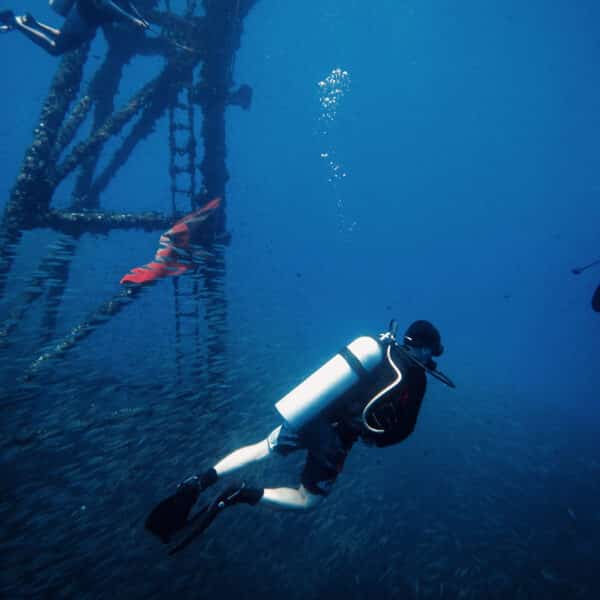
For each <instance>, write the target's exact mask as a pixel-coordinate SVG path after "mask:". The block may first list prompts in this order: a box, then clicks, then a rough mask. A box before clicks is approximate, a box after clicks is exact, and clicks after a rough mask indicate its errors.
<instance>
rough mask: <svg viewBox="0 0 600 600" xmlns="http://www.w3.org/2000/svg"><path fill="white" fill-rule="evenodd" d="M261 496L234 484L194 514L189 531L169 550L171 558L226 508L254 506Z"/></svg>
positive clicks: (260, 491)
mask: <svg viewBox="0 0 600 600" xmlns="http://www.w3.org/2000/svg"><path fill="white" fill-rule="evenodd" d="M262 496H263V490H262V489H257V488H249V487H246V484H245V483H243V482H242V483H234V484H232V485H230V486H228V487H227V488H225V490H224V491H223V492H221V493H220V494H219V495H218V496H217V497H216V498H215V499H214V500H213V501H212V502H211V503H210V504H209V505H208V506H206V507H205V508H204V509H203V510H202V511H199V512H198V513H196V514H195V515H194V516H193V517H192V519H190V521H189V525H190V529H191V531H190V532H189V533H188V534H187V535H186V536H185V537H184V538H183V539H181V540H180V541H179V542H177V544H175V546H173V547H172V548H171V549H170V550H169V554H170V555H171V556H172V555H173V554H176V553H177V552H179V551H181V550H183V549H184V548H186V547H187V546H189V545H190V544H191V543H192V542H193V541H194V540H195V539H196V538H197V537H199V536H200V535H202V534H203V533H204V532H205V531H206V529H207V528H208V527H209V525H210V524H211V523H212V522H213V521H214V520H215V519H216V518H217V515H218V514H219V513H220V512H222V511H223V509H224V508H227V507H228V506H233V505H234V504H239V503H241V502H243V503H245V504H251V505H255V504H257V503H258V502H259V500H260V499H261V498H262Z"/></svg>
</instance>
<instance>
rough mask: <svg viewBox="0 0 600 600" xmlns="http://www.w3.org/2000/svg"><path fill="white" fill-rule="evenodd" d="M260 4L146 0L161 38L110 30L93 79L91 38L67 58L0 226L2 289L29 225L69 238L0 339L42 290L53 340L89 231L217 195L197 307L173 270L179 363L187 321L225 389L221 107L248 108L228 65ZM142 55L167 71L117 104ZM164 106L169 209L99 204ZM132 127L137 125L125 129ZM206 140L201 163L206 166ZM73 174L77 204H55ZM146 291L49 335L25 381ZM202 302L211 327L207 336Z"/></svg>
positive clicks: (140, 221)
mask: <svg viewBox="0 0 600 600" xmlns="http://www.w3.org/2000/svg"><path fill="white" fill-rule="evenodd" d="M255 3H256V0H202V1H194V0H180V1H179V2H177V1H176V0H160V1H159V0H139V1H138V2H137V5H138V7H139V8H140V9H141V10H142V12H143V13H144V15H145V16H146V17H147V18H148V20H149V21H150V22H151V23H152V24H153V27H154V28H160V34H159V35H147V34H144V33H143V32H138V31H132V30H131V28H124V27H118V26H107V27H105V28H104V30H103V33H104V35H105V37H106V39H107V42H108V50H107V53H106V55H105V56H104V57H103V61H102V62H101V64H100V66H99V68H97V69H96V70H95V72H94V74H93V76H92V77H91V79H90V82H89V84H87V86H84V85H83V74H84V69H88V70H89V66H88V63H89V60H90V44H87V45H85V46H84V47H81V48H79V49H78V50H75V51H73V52H71V53H69V54H68V55H65V57H64V58H63V59H62V60H61V62H60V64H59V66H58V69H57V72H56V74H55V76H54V79H53V81H52V84H51V86H50V90H49V92H48V96H47V98H46V100H45V102H44V104H43V107H42V110H41V114H40V118H39V123H38V126H37V128H36V129H35V131H34V139H33V141H32V143H31V145H30V147H29V148H28V150H27V151H26V153H25V157H24V160H23V163H22V166H21V169H20V173H19V174H18V177H17V180H16V182H15V184H14V187H13V189H12V192H11V195H10V198H9V200H8V202H7V204H6V208H5V211H4V215H3V217H2V220H1V223H0V296H2V295H3V293H4V290H5V287H6V283H7V277H8V276H9V275H10V272H11V267H12V265H13V262H14V258H15V250H16V247H17V245H18V244H19V242H20V240H21V239H22V236H23V232H24V231H26V230H30V229H35V228H51V229H53V230H55V231H57V232H60V234H61V235H60V237H59V239H58V241H57V242H56V243H55V244H53V245H52V247H51V248H49V250H48V253H47V255H46V257H45V258H44V259H42V262H41V263H40V265H39V267H38V269H37V270H36V271H35V272H34V274H33V275H32V278H31V280H30V282H29V285H28V286H26V291H25V292H23V294H22V295H21V298H20V300H19V302H18V303H17V304H16V305H15V306H14V307H13V309H12V311H11V313H10V314H9V315H8V318H7V319H6V320H5V321H4V322H3V323H0V345H4V344H6V343H8V342H9V340H10V335H11V333H12V332H13V330H14V329H15V328H16V326H17V325H18V323H19V321H20V320H21V319H22V318H23V316H24V315H25V314H26V312H27V310H28V309H29V308H30V307H31V306H33V305H34V303H37V302H38V301H42V300H41V298H42V296H44V298H45V300H44V301H45V305H44V307H43V319H42V322H43V328H42V329H43V331H44V337H45V339H44V341H45V342H46V343H47V342H48V341H49V340H51V339H52V337H53V336H52V334H53V332H54V331H55V321H56V314H57V310H58V307H59V306H60V303H61V299H62V297H63V294H64V292H65V287H66V285H67V279H68V276H69V269H70V265H71V262H72V259H73V257H74V255H75V253H76V251H77V246H78V241H79V239H80V237H81V236H82V235H83V234H85V233H99V232H100V233H107V232H110V231H113V230H117V229H143V230H146V231H158V232H160V231H164V230H166V229H168V228H169V226H170V225H171V224H172V223H173V222H174V221H175V220H176V218H177V217H178V216H181V215H182V214H185V213H188V212H190V211H191V210H194V209H196V208H198V207H199V206H200V205H202V204H203V203H204V202H205V201H207V200H208V199H211V198H214V197H217V196H220V197H221V198H222V199H223V201H222V203H221V209H220V213H219V216H218V219H216V220H215V221H214V225H213V231H212V236H211V237H212V239H211V240H210V239H209V240H208V241H207V242H206V244H207V247H209V249H210V254H211V261H210V263H207V264H200V265H199V266H198V269H197V272H196V275H195V276H194V280H193V296H194V302H195V308H194V310H192V311H189V310H186V311H182V310H180V304H181V302H180V296H181V291H180V283H179V282H178V280H177V278H173V289H174V294H175V301H174V306H175V314H174V319H175V330H176V343H177V348H176V350H175V355H176V359H177V364H178V370H179V367H180V362H181V360H182V358H183V350H182V349H181V335H182V330H184V329H185V330H187V331H193V332H194V335H195V336H196V348H198V349H199V348H200V346H203V347H204V349H205V350H204V353H205V356H204V358H202V357H201V355H200V352H199V350H198V356H196V357H195V359H193V360H195V361H196V362H199V361H203V362H204V363H205V366H206V372H207V373H206V374H207V380H208V381H209V382H210V385H212V386H214V387H215V390H218V389H219V388H220V387H222V386H223V381H224V377H225V376H224V372H223V371H224V369H222V365H223V359H222V356H223V351H224V327H225V321H226V311H227V301H226V298H225V295H224V290H223V283H222V282H223V279H224V274H225V259H224V245H225V244H226V243H227V242H228V239H229V235H228V233H227V228H226V206H227V203H226V196H225V186H226V183H227V180H228V171H227V166H226V144H225V133H226V122H225V110H226V107H227V106H228V105H231V104H235V105H239V106H241V107H242V108H244V109H248V108H249V105H250V101H251V89H250V87H249V86H247V85H242V86H240V87H239V88H237V89H236V90H233V89H232V88H233V79H232V71H233V63H234V59H235V54H236V52H237V50H238V49H239V47H240V39H241V34H242V27H243V21H244V18H245V17H246V16H247V14H248V12H249V11H250V9H251V8H252V6H253V5H254V4H255ZM137 55H144V56H157V57H161V58H162V59H163V60H164V64H163V67H162V70H161V71H160V73H159V74H158V75H157V76H156V77H154V79H152V80H150V81H148V82H147V83H146V84H145V85H144V86H143V87H141V89H139V90H138V91H137V92H136V93H135V94H134V95H133V96H132V97H131V98H130V99H129V101H128V102H127V103H126V104H125V105H124V106H120V107H116V106H115V104H116V103H115V97H116V95H117V92H118V89H119V84H120V82H121V80H122V76H123V68H124V67H125V65H126V64H127V63H128V62H129V61H131V60H132V59H133V58H134V57H135V56H137ZM198 113H200V114H198ZM165 115H166V116H167V118H168V126H169V137H168V144H169V152H170V159H169V165H166V168H165V172H166V173H168V176H169V177H170V181H171V184H170V190H171V211H170V214H161V213H159V212H148V213H132V212H123V213H114V212H113V213H109V212H106V211H103V210H102V202H101V200H102V194H103V192H104V191H105V190H106V188H107V186H108V184H109V183H110V182H111V181H112V180H113V178H115V177H116V176H117V175H118V173H119V171H120V169H121V168H122V167H123V165H124V164H125V163H126V162H127V161H128V160H129V159H130V157H131V156H132V155H133V154H134V152H135V151H136V149H137V147H138V145H139V144H140V142H141V141H142V140H144V139H145V138H146V137H147V136H149V135H151V134H152V133H153V131H154V127H155V125H156V123H157V121H158V120H159V119H161V118H162V117H164V116H165ZM198 117H200V118H198ZM86 119H87V120H88V121H89V120H90V119H91V123H92V126H91V132H90V134H89V135H88V136H87V137H83V136H82V135H81V133H80V132H81V129H82V125H83V123H84V122H85V121H86ZM126 127H129V130H128V132H127V133H126V134H124V133H123V132H124V129H125V128H126ZM77 136H79V137H78V138H77ZM119 136H121V137H119ZM82 138H83V139H82ZM117 139H119V140H120V141H119V143H118V144H117V148H116V150H115V151H114V152H113V153H112V155H111V156H110V158H109V160H108V161H103V162H102V165H103V166H102V168H100V165H101V161H100V158H101V156H103V152H104V151H105V150H106V145H107V143H108V142H110V141H112V142H113V143H114V142H115V140H117ZM74 140H80V141H76V142H74ZM199 140H200V141H199ZM200 143H201V144H202V148H201V151H202V160H201V162H199V163H198V155H199V154H200V152H199V148H198V146H199V144H200ZM68 176H72V177H75V183H74V187H73V192H72V197H71V201H70V206H69V208H68V209H67V210H57V209H55V208H53V207H52V201H53V199H54V196H55V192H56V190H57V187H58V186H59V184H60V183H61V182H62V181H63V180H65V178H67V177H68ZM141 289H142V288H141V287H123V288H122V289H121V291H120V292H119V293H117V294H116V295H115V296H114V297H113V298H110V299H108V300H107V301H106V302H104V303H103V304H101V305H100V306H99V307H98V308H97V310H96V311H95V312H94V313H92V314H90V315H89V316H88V318H87V319H85V320H84V321H83V322H81V323H79V324H77V325H76V326H74V327H73V328H72V329H71V330H70V332H69V334H68V335H66V336H65V337H64V338H62V339H60V340H58V341H57V342H56V343H55V344H54V345H52V343H51V344H50V347H51V350H48V351H46V352H45V353H43V354H41V355H40V356H38V357H37V359H35V360H34V361H33V362H32V364H31V365H30V367H29V369H28V371H27V373H25V378H29V379H30V378H32V377H34V376H35V374H36V373H37V371H38V370H39V368H40V367H41V366H42V365H43V364H45V363H46V361H48V360H49V359H52V358H55V357H57V356H60V355H62V354H63V353H64V352H65V351H67V350H68V349H70V348H71V347H73V346H74V345H75V344H77V342H78V341H79V340H81V339H82V338H84V337H86V336H87V335H89V334H90V333H91V332H92V331H93V330H94V329H95V328H96V327H97V326H98V325H100V324H102V323H105V322H107V321H108V320H110V318H111V317H112V316H114V315H116V314H117V313H118V312H120V311H121V310H122V309H123V307H124V306H126V305H127V304H129V303H130V302H131V301H132V300H134V299H135V298H136V297H138V295H139V292H140V291H141ZM200 301H201V303H202V306H203V312H204V317H205V319H206V323H207V327H208V335H207V337H206V338H205V339H203V340H202V343H200V340H199V336H200V333H199V332H200V327H199V319H200V311H199V310H198V306H199V303H200Z"/></svg>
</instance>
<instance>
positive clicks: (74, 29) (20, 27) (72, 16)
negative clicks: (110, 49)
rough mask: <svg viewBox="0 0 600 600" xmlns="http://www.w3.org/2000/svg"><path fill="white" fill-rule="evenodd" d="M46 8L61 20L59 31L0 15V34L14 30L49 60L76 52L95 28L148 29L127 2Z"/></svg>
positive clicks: (83, 0) (97, 0) (65, 0)
mask: <svg viewBox="0 0 600 600" xmlns="http://www.w3.org/2000/svg"><path fill="white" fill-rule="evenodd" d="M49 4H50V7H51V8H52V9H53V10H54V11H55V12H57V13H58V14H59V15H61V16H63V17H65V22H64V24H63V26H62V27H61V28H60V29H55V28H54V27H51V26H50V25H46V24H44V23H40V22H39V21H37V20H36V19H35V18H34V17H33V16H32V15H30V14H29V13H25V14H24V15H17V16H15V14H14V13H13V12H12V11H11V10H3V11H0V32H8V31H12V30H14V29H16V30H17V31H20V32H21V33H22V34H24V35H25V36H27V37H28V38H29V39H30V40H31V41H32V42H33V43H34V44H37V45H38V46H40V47H41V48H43V49H44V50H45V51H46V52H48V53H49V54H52V55H53V56H60V55H61V54H64V53H65V52H69V51H70V50H74V49H75V48H78V47H79V46H81V45H82V44H83V43H85V42H87V41H89V40H91V39H92V38H93V37H94V35H95V33H96V29H98V27H101V26H102V25H105V24H107V23H114V22H119V21H121V22H127V23H131V24H132V25H134V26H135V27H138V28H139V29H142V30H145V29H148V27H149V26H150V25H149V23H148V21H146V20H145V19H144V18H143V17H142V16H141V15H140V13H139V12H138V10H137V8H136V7H135V6H134V5H133V3H132V2H130V1H129V0H50V2H49Z"/></svg>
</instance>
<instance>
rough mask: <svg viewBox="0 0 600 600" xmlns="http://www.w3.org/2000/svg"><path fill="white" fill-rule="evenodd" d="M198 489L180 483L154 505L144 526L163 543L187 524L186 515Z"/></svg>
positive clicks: (197, 493)
mask: <svg viewBox="0 0 600 600" xmlns="http://www.w3.org/2000/svg"><path fill="white" fill-rule="evenodd" d="M199 493H200V492H199V489H198V487H197V486H194V485H185V484H182V485H180V486H179V488H178V489H177V491H176V492H175V493H174V494H173V495H172V496H169V497H168V498H166V499H165V500H163V501H162V502H160V503H159V504H158V505H157V506H155V507H154V509H153V510H152V512H151V513H150V514H149V515H148V518H147V519H146V523H145V527H146V529H147V530H148V531H149V532H150V533H153V534H154V535H156V536H158V537H159V538H160V540H161V541H162V543H163V544H167V543H169V541H170V540H171V536H172V535H173V534H174V533H175V532H177V531H179V530H180V529H183V528H184V527H185V526H186V525H187V524H188V516H189V514H190V511H191V510H192V507H193V506H194V504H195V503H196V500H197V499H198V495H199Z"/></svg>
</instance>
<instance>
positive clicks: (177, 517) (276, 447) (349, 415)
mask: <svg viewBox="0 0 600 600" xmlns="http://www.w3.org/2000/svg"><path fill="white" fill-rule="evenodd" d="M395 329H396V326H395V321H393V322H392V325H391V326H390V332H388V333H385V334H382V335H380V336H379V337H378V338H377V339H375V338H372V337H361V338H357V339H356V340H354V341H353V342H352V343H350V344H348V346H346V347H345V348H343V349H342V350H340V352H339V353H338V354H337V355H335V356H334V357H333V358H332V359H331V360H330V361H328V362H327V363H325V365H323V366H322V367H321V368H320V369H318V370H317V371H315V372H314V373H313V374H312V375H310V376H309V377H308V378H307V379H306V380H304V381H303V382H302V383H301V384H300V385H299V386H297V387H296V388H294V389H293V390H292V391H291V392H290V393H289V394H287V395H286V396H285V397H284V398H282V399H281V400H280V401H279V402H278V403H277V404H276V405H275V406H276V408H277V410H278V411H279V413H280V414H281V416H282V417H283V419H284V422H283V424H282V425H280V426H279V427H277V428H276V429H274V430H273V431H272V432H271V433H270V435H268V436H267V437H266V438H265V439H263V440H261V441H260V442H258V443H256V444H253V445H250V446H245V447H242V448H239V449H238V450H235V451H234V452H232V453H231V454H229V455H227V456H225V457H224V458H223V459H222V460H220V461H219V462H217V463H216V464H215V465H214V466H213V467H212V468H210V469H208V470H207V471H206V472H204V473H203V474H201V475H197V476H193V477H190V478H188V479H186V480H185V481H184V482H183V483H182V484H180V486H179V488H178V490H177V492H176V493H175V494H174V495H173V496H171V497H169V498H167V499H166V500H163V501H162V502H161V503H160V504H159V505H158V506H157V507H156V508H155V509H154V510H153V511H152V513H151V514H150V516H149V517H148V519H147V521H146V528H147V529H149V530H150V531H151V532H152V533H154V534H155V535H157V536H158V537H160V538H161V539H162V541H163V542H165V543H167V542H169V541H170V540H171V537H172V535H174V534H175V532H177V531H178V530H179V529H185V528H186V526H187V525H188V524H189V523H190V521H189V519H188V516H189V514H190V511H191V509H192V507H193V505H194V503H195V502H196V500H197V498H198V496H199V494H200V492H202V491H204V490H205V489H206V488H208V487H209V486H211V485H213V484H214V483H216V482H217V481H218V480H220V479H221V478H222V477H223V476H225V475H229V474H230V473H232V472H234V471H236V470H238V469H240V468H242V467H245V466H247V465H249V464H252V463H255V462H258V461H261V460H263V459H265V458H267V457H269V456H274V455H281V456H286V455H288V454H290V453H292V452H295V451H297V450H306V451H307V458H306V463H305V465H304V469H303V471H302V474H301V476H300V485H299V486H298V487H297V488H290V487H283V488H252V487H248V486H246V485H245V484H244V483H234V484H233V485H231V486H229V487H227V488H226V489H225V491H224V492H222V493H221V494H219V495H218V496H217V497H216V498H215V499H214V500H213V502H212V503H210V504H209V505H208V507H207V508H205V509H204V511H200V514H199V515H198V514H197V515H196V517H195V519H199V521H198V523H197V525H196V526H195V527H193V528H192V532H191V533H190V534H189V535H188V536H187V538H185V539H184V541H183V542H180V543H179V544H178V545H177V546H175V548H174V549H173V550H172V551H178V550H179V549H181V548H183V547H185V545H187V543H189V541H191V539H193V538H194V537H195V536H196V535H198V534H199V533H200V532H201V531H203V530H204V529H205V528H206V527H207V526H208V524H210V522H212V520H213V519H214V518H215V517H216V515H217V514H218V513H219V511H220V510H221V509H223V508H225V507H227V506H231V505H234V504H239V503H246V504H251V505H255V504H261V505H269V506H272V507H276V508H283V509H292V510H294V509H295V510H302V509H309V508H313V507H315V506H317V505H318V504H319V503H320V502H321V501H322V500H323V498H325V497H326V496H327V495H328V494H329V492H330V490H331V488H332V485H333V484H334V482H335V480H336V479H337V477H338V475H339V474H340V472H341V471H342V468H343V466H344V462H345V460H346V457H347V456H348V453H349V451H350V449H351V448H352V446H353V444H354V443H355V442H356V441H357V440H358V439H361V440H363V441H364V442H366V443H367V444H368V445H372V446H376V447H379V448H382V447H385V446H390V445H393V444H398V443H399V442H402V441H403V440H405V439H406V438H407V437H408V436H409V435H410V434H411V433H412V432H413V431H414V429H415V425H416V423H417V418H418V416H419V411H420V409H421V404H422V401H423V398H424V396H425V391H426V387H427V378H426V373H429V374H431V375H432V376H434V377H436V378H437V379H440V380H441V381H443V382H444V383H445V384H446V385H448V386H450V387H454V384H453V383H452V381H450V379H449V378H448V377H446V376H445V375H444V374H443V373H441V372H440V371H438V370H437V365H436V363H435V362H434V361H433V357H437V356H440V355H441V354H442V352H443V350H444V348H443V346H442V343H441V337H440V333H439V331H438V330H437V328H436V327H435V326H434V325H432V324H431V323H430V322H429V321H415V322H414V323H412V324H411V325H410V327H408V329H407V330H406V333H405V335H404V337H403V339H402V343H398V342H397V341H396V338H395Z"/></svg>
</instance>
